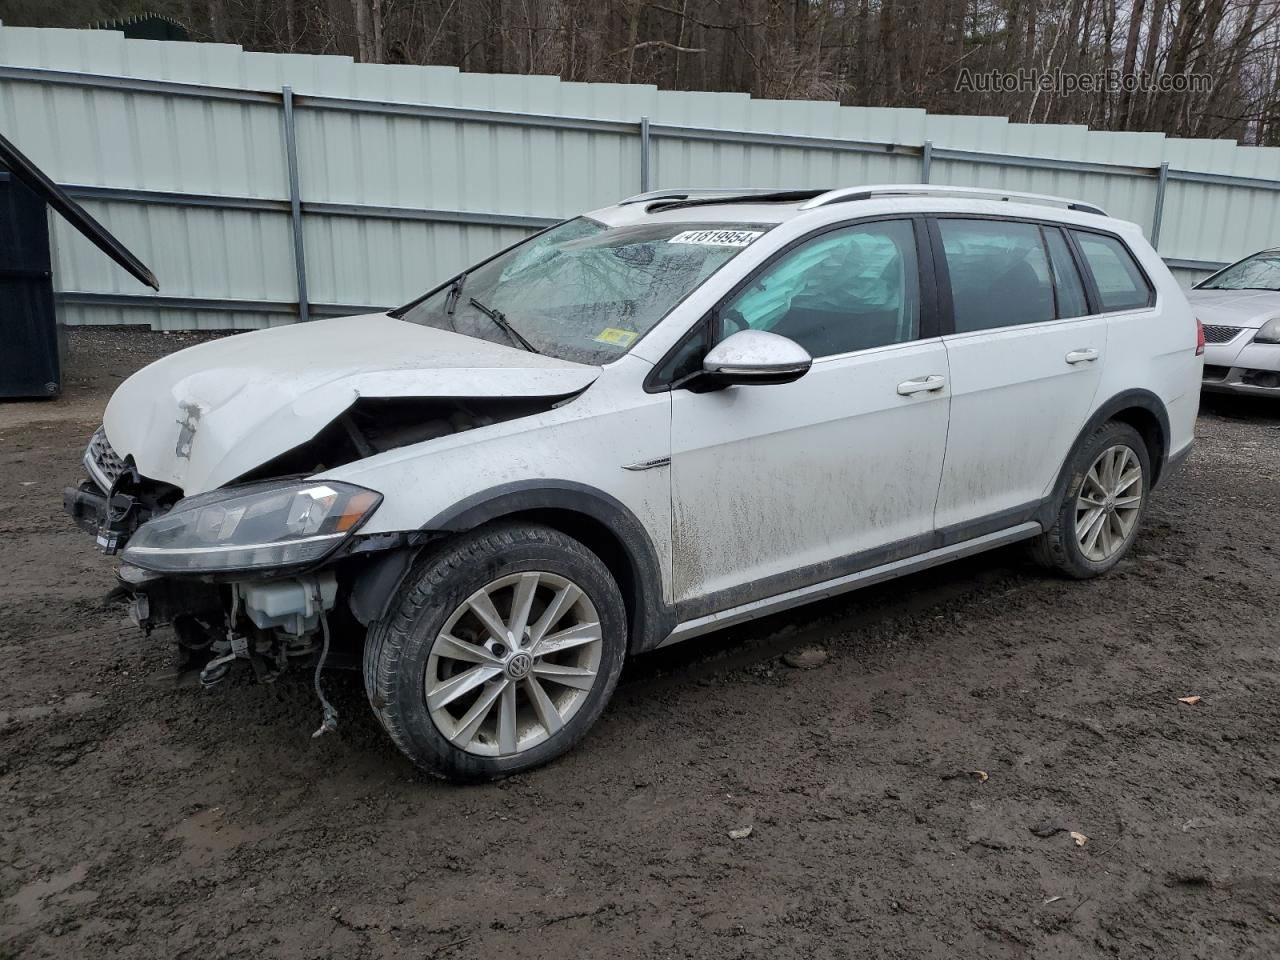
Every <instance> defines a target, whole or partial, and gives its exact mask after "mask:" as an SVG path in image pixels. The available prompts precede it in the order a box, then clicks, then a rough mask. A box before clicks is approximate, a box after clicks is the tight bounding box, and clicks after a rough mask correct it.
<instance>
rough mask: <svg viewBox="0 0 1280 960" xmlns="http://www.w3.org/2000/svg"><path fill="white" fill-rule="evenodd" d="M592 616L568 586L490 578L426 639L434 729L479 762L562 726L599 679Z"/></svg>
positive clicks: (545, 576) (527, 577) (598, 639)
mask: <svg viewBox="0 0 1280 960" xmlns="http://www.w3.org/2000/svg"><path fill="white" fill-rule="evenodd" d="M602 650H603V638H602V636H601V628H600V616H599V614H598V613H597V612H596V608H595V605H594V604H593V603H592V602H591V599H590V597H588V596H587V595H586V593H585V592H584V591H583V590H582V588H581V587H579V586H578V585H577V584H575V583H573V582H572V581H571V580H569V579H567V578H565V577H562V576H559V575H557V574H553V573H547V572H544V571H528V572H525V573H516V574H511V575H509V576H505V577H500V578H499V579H497V580H494V581H492V582H491V583H489V584H487V585H485V586H483V587H481V588H480V589H479V590H477V591H476V592H475V593H473V594H472V595H471V596H470V597H468V598H467V599H466V600H464V601H463V602H462V603H461V604H460V605H459V606H458V607H457V609H456V610H454V611H453V613H452V614H450V616H449V618H448V619H447V620H446V621H445V623H444V627H443V628H442V629H441V630H440V632H439V633H438V634H437V635H436V638H435V641H434V642H433V643H432V645H431V652H430V654H429V656H428V658H427V669H426V678H425V682H424V691H423V692H424V695H425V697H426V703H427V710H428V712H429V713H430V715H431V719H432V722H434V723H435V725H436V728H437V729H439V731H440V732H441V733H442V734H443V735H444V736H445V737H446V738H447V739H448V740H449V742H450V743H452V744H453V745H454V746H456V747H458V748H459V749H461V750H465V751H466V752H467V753H472V754H477V755H479V756H487V757H495V756H502V757H505V756H512V755H515V754H519V753H523V752H524V751H526V750H529V749H532V748H533V747H536V746H538V745H539V744H540V743H543V742H545V741H546V740H548V739H550V738H551V737H553V736H555V735H556V734H557V733H559V732H560V730H561V729H563V728H564V725H565V724H566V723H568V722H569V720H570V719H571V718H572V717H573V715H574V714H575V713H577V712H578V710H579V709H581V707H582V705H583V704H584V703H585V702H586V700H587V697H588V695H589V694H590V692H591V690H592V688H593V687H594V686H595V684H596V682H597V680H598V679H599V669H600V658H601V654H602Z"/></svg>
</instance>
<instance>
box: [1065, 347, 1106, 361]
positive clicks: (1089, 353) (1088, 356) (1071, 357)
mask: <svg viewBox="0 0 1280 960" xmlns="http://www.w3.org/2000/svg"><path fill="white" fill-rule="evenodd" d="M1097 359H1098V351H1097V350H1095V349H1094V348H1093V347H1086V348H1085V349H1083V350H1072V351H1071V352H1070V353H1068V354H1067V363H1092V362H1093V361H1094V360H1097Z"/></svg>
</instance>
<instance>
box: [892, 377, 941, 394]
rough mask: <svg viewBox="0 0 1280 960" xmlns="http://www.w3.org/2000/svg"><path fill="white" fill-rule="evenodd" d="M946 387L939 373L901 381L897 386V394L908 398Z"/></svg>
mask: <svg viewBox="0 0 1280 960" xmlns="http://www.w3.org/2000/svg"><path fill="white" fill-rule="evenodd" d="M946 385H947V378H946V377H944V376H942V374H940V373H931V374H929V376H927V377H919V378H917V379H915V380H903V381H902V382H901V383H900V384H898V393H900V394H901V395H902V396H904V397H909V396H911V394H913V393H932V392H933V391H934V390H941V389H942V388H943V387H945V386H946Z"/></svg>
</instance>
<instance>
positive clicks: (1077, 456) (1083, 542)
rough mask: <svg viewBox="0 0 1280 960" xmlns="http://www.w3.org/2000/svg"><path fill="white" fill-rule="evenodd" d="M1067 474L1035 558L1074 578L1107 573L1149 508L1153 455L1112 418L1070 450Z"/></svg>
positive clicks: (1132, 431) (1138, 437) (1139, 438)
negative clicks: (1069, 471)
mask: <svg viewBox="0 0 1280 960" xmlns="http://www.w3.org/2000/svg"><path fill="white" fill-rule="evenodd" d="M1070 470H1071V475H1070V479H1069V480H1068V482H1067V488H1066V493H1065V495H1064V496H1063V500H1062V503H1061V505H1060V506H1059V509H1058V515H1057V517H1056V519H1055V522H1054V524H1053V526H1051V527H1050V528H1049V529H1048V530H1046V531H1045V532H1044V533H1043V534H1042V535H1041V536H1040V537H1039V538H1038V539H1037V540H1036V541H1035V543H1034V545H1033V551H1034V553H1035V555H1036V558H1037V559H1038V560H1040V561H1041V562H1042V563H1044V564H1045V565H1046V566H1050V567H1053V568H1055V569H1057V570H1060V571H1062V572H1063V573H1065V574H1066V575H1067V576H1070V577H1075V578H1077V579H1085V578H1088V577H1096V576H1098V575H1099V574H1102V573H1106V572H1107V571H1108V570H1110V569H1111V568H1112V567H1114V566H1115V565H1116V564H1117V563H1119V562H1120V560H1121V559H1122V558H1123V557H1124V555H1125V554H1126V553H1128V552H1129V549H1130V548H1131V547H1132V546H1133V541H1134V539H1135V538H1136V536H1137V532H1138V527H1139V526H1140V525H1141V523H1142V518H1143V516H1144V515H1145V513H1146V509H1147V492H1148V490H1149V489H1150V477H1151V458H1150V454H1149V453H1148V452H1147V445H1146V443H1144V442H1143V439H1142V436H1141V434H1139V433H1138V431H1137V430H1135V429H1134V428H1133V427H1131V426H1129V425H1128V424H1127V423H1120V422H1118V421H1110V422H1108V423H1105V424H1103V425H1102V426H1101V427H1099V428H1098V429H1097V431H1095V432H1094V433H1093V435H1092V436H1090V437H1089V438H1088V439H1087V440H1085V442H1084V443H1082V444H1081V445H1080V446H1079V447H1077V449H1076V450H1075V452H1074V453H1073V454H1072V457H1071V461H1070Z"/></svg>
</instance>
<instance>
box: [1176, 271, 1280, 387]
mask: <svg viewBox="0 0 1280 960" xmlns="http://www.w3.org/2000/svg"><path fill="white" fill-rule="evenodd" d="M1187 299H1188V300H1190V301H1191V307H1192V309H1193V310H1195V312H1196V316H1197V317H1199V318H1200V322H1201V323H1202V324H1204V338H1205V351H1204V383H1203V389H1204V390H1209V391H1214V392H1217V393H1251V394H1257V395H1263V396H1275V397H1280V247H1273V248H1271V249H1269V250H1261V251H1259V252H1258V253H1255V254H1253V255H1252V256H1249V257H1245V258H1244V259H1243V260H1240V261H1238V262H1236V263H1233V264H1231V266H1229V267H1224V268H1223V269H1222V270H1219V271H1218V272H1217V273H1215V274H1214V275H1213V276H1211V277H1208V278H1207V279H1205V280H1201V281H1200V282H1199V283H1197V284H1196V285H1195V286H1194V287H1192V288H1191V289H1190V290H1188V291H1187Z"/></svg>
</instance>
